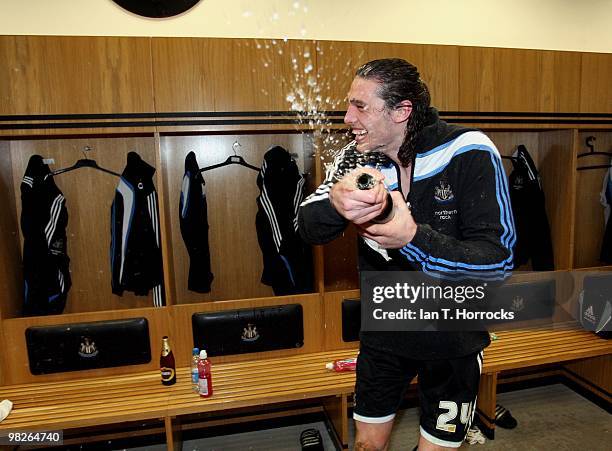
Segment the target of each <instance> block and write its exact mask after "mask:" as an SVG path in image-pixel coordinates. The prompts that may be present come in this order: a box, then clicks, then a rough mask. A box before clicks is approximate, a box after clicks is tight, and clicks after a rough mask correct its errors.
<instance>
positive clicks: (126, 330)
mask: <svg viewBox="0 0 612 451" xmlns="http://www.w3.org/2000/svg"><path fill="white" fill-rule="evenodd" d="M25 333H26V344H27V347H28V358H29V361H30V372H31V373H32V374H48V373H59V372H63V371H78V370H90V369H95V368H108V367H114V366H124V365H138V364H141V363H148V362H150V361H151V345H150V342H149V323H148V322H147V320H146V318H131V319H125V320H113V321H97V322H92V323H78V324H60V325H54V326H36V327H29V328H28V329H26V332H25Z"/></svg>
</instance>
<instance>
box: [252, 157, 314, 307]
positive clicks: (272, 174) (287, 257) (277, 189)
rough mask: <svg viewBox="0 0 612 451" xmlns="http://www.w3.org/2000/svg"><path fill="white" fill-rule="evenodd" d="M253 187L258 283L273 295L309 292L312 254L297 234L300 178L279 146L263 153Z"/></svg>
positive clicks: (301, 196)
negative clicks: (258, 251) (260, 266)
mask: <svg viewBox="0 0 612 451" xmlns="http://www.w3.org/2000/svg"><path fill="white" fill-rule="evenodd" d="M257 186H258V187H259V189H260V194H259V196H258V197H257V208H258V210H257V216H256V219H255V225H256V228H257V239H258V241H259V246H260V248H261V252H262V254H263V263H264V268H263V273H262V275H261V282H262V283H263V284H265V285H270V286H271V287H272V289H273V290H274V294H275V295H277V296H278V295H289V294H297V293H307V292H310V291H312V251H311V248H310V246H309V245H307V244H306V243H305V242H304V241H303V240H302V238H301V237H300V235H299V234H298V231H297V211H298V208H299V206H300V203H301V202H302V198H303V189H304V177H303V176H302V175H301V174H300V172H299V170H298V167H297V165H296V164H295V161H294V160H293V158H291V155H289V152H287V151H286V150H285V149H284V148H282V147H280V146H275V147H272V148H271V149H269V150H268V151H267V152H266V154H265V155H264V159H263V163H262V165H261V171H260V172H259V175H258V176H257Z"/></svg>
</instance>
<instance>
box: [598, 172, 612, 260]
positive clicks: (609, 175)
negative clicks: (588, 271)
mask: <svg viewBox="0 0 612 451" xmlns="http://www.w3.org/2000/svg"><path fill="white" fill-rule="evenodd" d="M600 201H601V204H602V205H603V206H604V208H611V207H612V169H608V170H607V171H606V175H605V176H604V181H603V186H602V188H601V193H600ZM605 219H606V221H605V231H604V236H603V241H602V243H601V253H600V260H601V262H602V263H604V264H607V265H609V264H611V263H612V221H611V220H610V218H609V215H606V218H605Z"/></svg>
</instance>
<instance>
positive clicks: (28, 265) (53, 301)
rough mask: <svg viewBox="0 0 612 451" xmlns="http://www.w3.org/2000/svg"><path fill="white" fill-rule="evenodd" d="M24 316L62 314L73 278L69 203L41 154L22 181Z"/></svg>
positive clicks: (29, 163)
mask: <svg viewBox="0 0 612 451" xmlns="http://www.w3.org/2000/svg"><path fill="white" fill-rule="evenodd" d="M21 206H22V210H21V230H22V232H23V276H24V282H25V287H24V288H25V291H24V306H23V314H24V316H35V315H48V314H58V313H62V311H63V310H64V306H65V305H66V297H67V296H68V290H70V286H71V279H70V272H69V271H68V266H69V262H70V259H69V258H68V255H67V253H66V225H67V223H68V212H67V210H66V200H65V199H64V196H63V194H62V192H61V191H60V190H59V188H58V187H57V186H56V185H55V181H54V180H53V175H52V174H51V171H50V170H49V167H48V166H47V165H46V164H45V163H44V162H43V158H42V157H41V156H40V155H32V156H31V157H30V161H29V162H28V167H27V168H26V171H25V174H24V176H23V180H22V182H21Z"/></svg>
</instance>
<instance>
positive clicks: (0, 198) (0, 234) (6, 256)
mask: <svg viewBox="0 0 612 451" xmlns="http://www.w3.org/2000/svg"><path fill="white" fill-rule="evenodd" d="M17 189H18V190H17V191H15V186H14V184H13V170H12V159H11V152H10V145H9V143H8V142H7V141H0V205H1V211H2V213H1V214H0V293H2V300H1V301H0V320H1V319H2V318H11V317H15V316H17V315H19V314H20V313H21V307H22V303H23V286H22V284H21V283H16V281H22V280H23V274H22V269H21V250H20V248H19V238H18V237H19V236H20V232H19V221H18V216H17V210H16V207H15V200H16V197H18V196H19V194H18V193H19V188H17Z"/></svg>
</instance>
